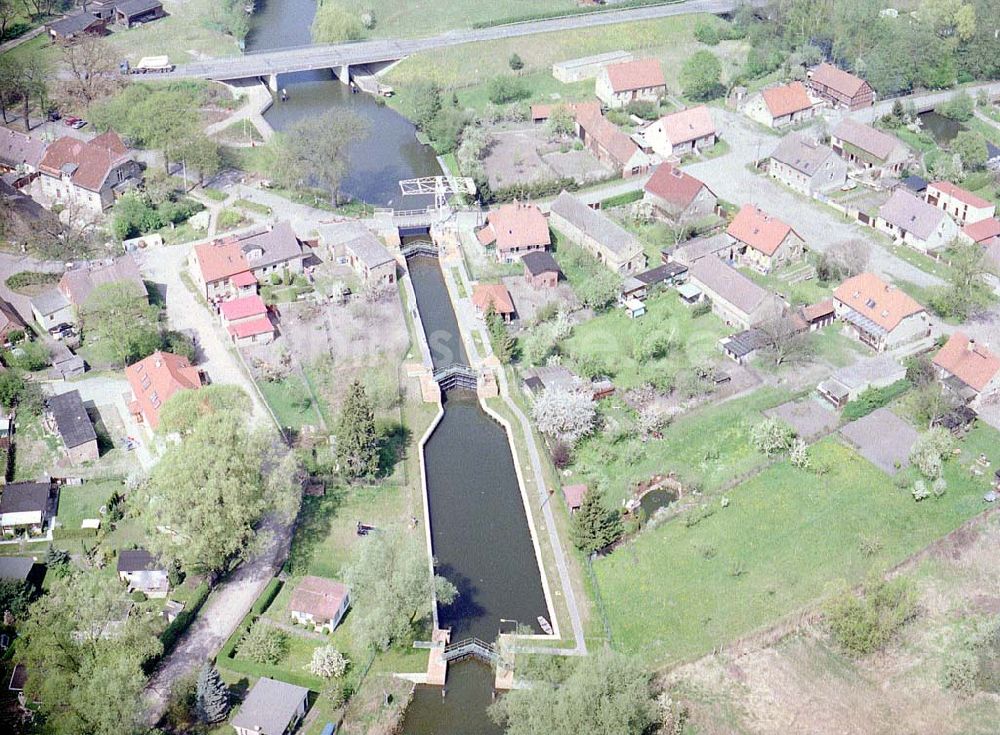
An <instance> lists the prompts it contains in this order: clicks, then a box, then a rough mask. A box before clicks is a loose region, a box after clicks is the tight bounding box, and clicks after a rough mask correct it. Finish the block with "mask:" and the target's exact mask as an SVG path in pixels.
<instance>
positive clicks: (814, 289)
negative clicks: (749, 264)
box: [740, 263, 833, 305]
mask: <svg viewBox="0 0 1000 735" xmlns="http://www.w3.org/2000/svg"><path fill="white" fill-rule="evenodd" d="M802 268H803V264H802V263H795V264H793V265H791V266H789V267H788V269H787V271H797V270H801V269H802ZM787 271H784V272H787ZM740 272H741V273H743V275H745V276H746V277H747V278H749V279H750V280H752V281H754V282H755V283H757V284H759V285H761V286H763V287H764V288H766V289H768V290H770V291H774V292H776V293H778V294H779V295H781V296H783V297H785V298H787V299H788V301H789V302H790V303H791V304H793V305H804V304H815V303H818V302H820V301H822V300H823V299H828V298H830V297H831V296H833V287H832V286H831V285H828V284H824V283H821V282H820V281H818V280H817V279H816V278H810V279H808V280H805V281H799V282H798V283H789V282H788V281H787V280H786V279H785V278H783V277H782V273H783V271H780V270H779V271H776V272H774V273H770V274H768V275H764V274H762V273H759V272H757V271H755V270H753V269H752V268H741V269H740Z"/></svg>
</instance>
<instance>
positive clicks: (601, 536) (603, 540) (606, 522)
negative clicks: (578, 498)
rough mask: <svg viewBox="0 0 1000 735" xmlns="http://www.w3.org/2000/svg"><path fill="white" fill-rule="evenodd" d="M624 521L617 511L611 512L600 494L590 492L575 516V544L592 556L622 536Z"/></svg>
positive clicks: (594, 491) (585, 496)
mask: <svg viewBox="0 0 1000 735" xmlns="http://www.w3.org/2000/svg"><path fill="white" fill-rule="evenodd" d="M621 533H622V519H621V515H620V514H619V513H618V511H616V510H609V509H608V508H606V507H605V505H604V503H603V501H602V500H601V496H600V493H599V492H597V491H596V490H593V489H591V490H588V491H587V494H586V495H584V497H583V503H581V505H580V509H579V510H577V512H576V515H575V516H573V543H574V544H576V547H577V548H578V549H580V551H585V552H586V553H588V554H591V553H593V552H595V551H599V550H600V549H603V548H604V547H605V546H607V545H608V544H610V543H612V542H613V541H614V540H615V539H617V538H618V537H619V536H621Z"/></svg>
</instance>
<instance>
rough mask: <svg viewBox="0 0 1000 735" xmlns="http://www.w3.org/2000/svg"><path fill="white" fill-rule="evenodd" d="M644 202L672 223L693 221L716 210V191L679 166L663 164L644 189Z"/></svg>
mask: <svg viewBox="0 0 1000 735" xmlns="http://www.w3.org/2000/svg"><path fill="white" fill-rule="evenodd" d="M642 198H643V201H645V202H647V203H649V204H650V205H651V206H652V208H653V210H654V211H655V212H657V213H658V214H660V215H662V216H664V217H666V218H667V219H669V220H671V221H672V222H680V221H682V220H687V221H691V220H694V219H698V218H700V217H705V216H706V215H709V214H711V213H712V212H713V211H715V207H716V206H717V205H718V203H719V199H718V197H716V196H715V192H713V191H712V190H711V189H709V188H708V186H707V185H706V184H705V183H704V182H702V181H700V180H699V179H696V178H695V177H694V176H692V175H691V174H689V173H686V172H684V171H682V170H681V169H680V168H679V167H676V166H671V165H670V164H669V163H663V164H660V166H659V167H657V169H656V171H654V172H653V175H652V176H650V177H649V181H647V182H646V185H645V186H644V187H643V195H642Z"/></svg>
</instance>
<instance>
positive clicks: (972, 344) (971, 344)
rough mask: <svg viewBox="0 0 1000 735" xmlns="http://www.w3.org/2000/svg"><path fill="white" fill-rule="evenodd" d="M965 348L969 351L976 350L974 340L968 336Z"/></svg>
mask: <svg viewBox="0 0 1000 735" xmlns="http://www.w3.org/2000/svg"><path fill="white" fill-rule="evenodd" d="M966 349H967V350H969V352H975V351H976V340H974V339H972V338H971V337H970V338H969V344H968V345H966Z"/></svg>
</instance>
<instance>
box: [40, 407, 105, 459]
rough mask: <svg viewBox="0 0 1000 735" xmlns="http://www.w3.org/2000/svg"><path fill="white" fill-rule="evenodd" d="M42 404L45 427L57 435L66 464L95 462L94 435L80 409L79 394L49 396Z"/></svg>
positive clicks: (90, 425) (96, 451) (84, 410)
mask: <svg viewBox="0 0 1000 735" xmlns="http://www.w3.org/2000/svg"><path fill="white" fill-rule="evenodd" d="M45 403H46V407H47V411H46V420H47V423H48V425H49V427H50V428H51V429H53V430H54V431H55V432H56V433H58V434H59V437H60V438H61V439H62V443H63V448H64V449H65V450H66V455H67V456H68V457H69V458H70V460H72V461H73V462H86V461H89V460H95V459H97V458H98V456H99V452H98V448H97V432H96V431H95V430H94V424H93V423H92V422H91V420H90V416H89V415H88V414H87V409H86V407H84V405H83V399H82V398H81V397H80V391H78V390H71V391H68V392H66V393H60V394H59V395H56V396H49V398H48V399H47V400H46V402H45Z"/></svg>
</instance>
